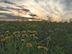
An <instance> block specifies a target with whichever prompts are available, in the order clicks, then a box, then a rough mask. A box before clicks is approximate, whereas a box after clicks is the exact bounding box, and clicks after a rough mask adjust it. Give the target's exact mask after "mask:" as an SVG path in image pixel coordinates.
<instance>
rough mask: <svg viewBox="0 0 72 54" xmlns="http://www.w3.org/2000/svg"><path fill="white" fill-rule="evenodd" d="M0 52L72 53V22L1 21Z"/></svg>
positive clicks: (7, 53) (5, 53)
mask: <svg viewBox="0 0 72 54" xmlns="http://www.w3.org/2000/svg"><path fill="white" fill-rule="evenodd" d="M0 54H72V23H61V22H60V23H56V22H50V23H48V22H45V21H41V22H0Z"/></svg>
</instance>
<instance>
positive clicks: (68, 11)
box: [0, 0, 72, 17]
mask: <svg viewBox="0 0 72 54" xmlns="http://www.w3.org/2000/svg"><path fill="white" fill-rule="evenodd" d="M2 2H3V3H5V4H10V5H14V6H16V7H18V8H19V9H21V10H22V11H28V10H29V11H31V12H33V13H36V14H40V13H41V14H42V16H43V15H45V16H47V15H51V14H52V15H55V16H60V17H72V16H71V15H72V0H0V3H2ZM10 5H9V6H10ZM0 6H1V5H0ZM7 6H8V5H7ZM25 6H28V7H27V8H29V9H24V7H25ZM8 8H9V9H12V10H18V8H14V7H12V8H11V7H8ZM1 10H2V9H1ZM3 10H5V9H3ZM41 14H40V15H41Z"/></svg>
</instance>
